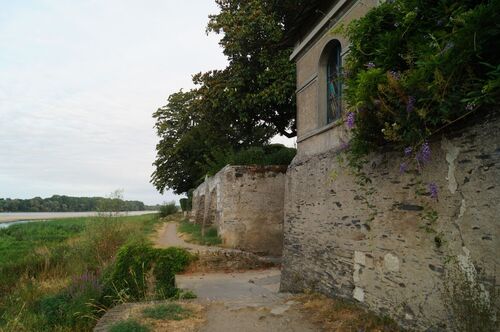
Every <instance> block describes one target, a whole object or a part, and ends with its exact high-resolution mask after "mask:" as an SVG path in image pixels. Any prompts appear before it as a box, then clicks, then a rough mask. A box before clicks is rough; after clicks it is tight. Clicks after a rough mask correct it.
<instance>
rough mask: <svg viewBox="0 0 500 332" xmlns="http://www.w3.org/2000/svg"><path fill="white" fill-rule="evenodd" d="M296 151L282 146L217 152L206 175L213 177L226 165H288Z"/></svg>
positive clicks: (272, 145) (275, 145)
mask: <svg viewBox="0 0 500 332" xmlns="http://www.w3.org/2000/svg"><path fill="white" fill-rule="evenodd" d="M296 153H297V150H296V149H294V148H287V147H285V146H284V145H282V144H269V145H264V146H258V147H250V148H247V149H244V150H240V151H236V152H234V151H226V152H220V151H219V152H218V153H216V154H215V155H214V156H213V160H211V161H209V162H208V171H207V174H209V175H214V174H216V173H217V172H218V171H220V170H221V169H222V168H223V167H224V166H226V165H289V164H290V163H291V162H292V159H293V158H294V157H295V154H296Z"/></svg>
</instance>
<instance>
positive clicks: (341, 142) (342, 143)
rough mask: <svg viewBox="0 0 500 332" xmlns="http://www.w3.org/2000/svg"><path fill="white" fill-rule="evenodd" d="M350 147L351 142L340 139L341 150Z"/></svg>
mask: <svg viewBox="0 0 500 332" xmlns="http://www.w3.org/2000/svg"><path fill="white" fill-rule="evenodd" d="M347 149H349V142H346V141H344V140H342V139H341V140H340V150H342V151H345V150H347Z"/></svg>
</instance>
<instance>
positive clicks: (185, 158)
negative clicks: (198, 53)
mask: <svg viewBox="0 0 500 332" xmlns="http://www.w3.org/2000/svg"><path fill="white" fill-rule="evenodd" d="M321 2H322V1H319V0H313V1H306V0H274V1H269V0H216V3H217V4H218V5H219V7H220V13H219V14H217V15H212V16H210V18H209V23H208V26H207V32H214V33H217V34H223V36H222V39H221V42H220V44H221V46H222V47H223V49H224V54H225V55H226V56H227V57H228V60H229V65H228V66H227V67H226V68H225V69H223V70H214V71H210V72H207V73H198V74H196V75H194V76H193V82H194V83H195V84H196V88H195V89H192V90H190V91H186V92H185V91H182V90H181V91H179V92H177V93H174V94H172V95H171V96H170V97H169V98H168V103H167V105H166V106H164V107H161V108H160V109H158V110H157V111H156V112H155V113H154V115H153V117H154V118H155V119H156V130H157V134H158V136H159V137H160V141H159V143H158V145H157V147H156V150H157V157H156V160H155V162H154V166H155V171H154V173H153V174H152V180H151V181H152V183H153V184H154V185H155V187H156V188H157V189H158V190H159V191H160V192H164V190H165V189H166V188H172V189H173V190H174V191H175V192H176V193H185V192H187V191H188V190H189V189H191V188H194V187H196V185H197V184H199V183H200V182H201V181H203V178H204V176H205V174H207V172H213V171H214V170H213V165H214V164H216V163H218V162H219V161H220V160H221V158H220V154H221V153H222V154H226V155H229V154H231V153H234V152H235V151H239V150H242V149H246V148H248V147H252V146H262V145H265V144H267V143H268V142H269V140H270V138H271V137H273V136H275V135H277V134H281V135H285V136H288V137H293V136H295V135H296V132H295V98H294V94H295V66H294V64H293V63H291V62H290V60H289V56H290V53H291V47H292V46H293V41H294V36H295V35H296V34H298V33H299V31H300V29H299V28H300V26H301V24H302V22H303V21H304V20H305V19H306V18H308V19H310V18H311V17H314V15H315V14H317V13H316V12H315V9H317V8H318V4H320V3H321ZM222 159H227V158H222Z"/></svg>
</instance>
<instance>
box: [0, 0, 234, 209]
mask: <svg viewBox="0 0 500 332" xmlns="http://www.w3.org/2000/svg"><path fill="white" fill-rule="evenodd" d="M216 12H217V7H216V5H215V4H214V1H213V0H182V1H181V0H19V1H17V0H16V1H14V0H0V197H12V198H31V197H34V196H42V197H47V196H51V195H53V194H66V195H78V196H103V195H108V194H109V193H110V192H112V191H113V190H115V189H124V194H125V198H126V199H138V200H142V201H144V202H145V203H148V204H152V203H160V202H163V201H168V200H171V199H173V198H174V196H173V194H172V193H166V194H165V195H163V196H161V195H159V194H158V193H157V192H156V190H155V189H154V187H153V186H152V185H151V184H150V183H149V179H150V175H151V172H152V171H153V167H152V166H151V163H152V162H153V161H154V157H155V145H156V142H157V138H156V136H155V133H154V130H153V124H154V123H153V120H152V118H151V114H152V112H154V111H155V110H156V109H157V108H158V107H160V106H162V105H164V104H165V103H166V100H167V97H168V95H169V94H171V93H172V92H175V91H177V90H179V89H180V88H190V87H191V86H192V83H191V75H192V74H194V73H196V72H199V71H206V70H210V69H217V68H224V67H225V65H226V59H225V57H224V56H223V54H222V50H221V48H220V47H219V45H218V38H219V37H218V36H216V35H213V34H211V35H209V36H207V35H206V34H205V27H206V24H207V20H208V15H209V14H213V13H216Z"/></svg>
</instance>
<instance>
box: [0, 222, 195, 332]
mask: <svg viewBox="0 0 500 332" xmlns="http://www.w3.org/2000/svg"><path fill="white" fill-rule="evenodd" d="M158 222H160V221H159V219H158V216H157V215H154V214H149V215H143V216H130V217H96V218H77V219H67V220H57V221H47V222H34V223H28V224H19V225H13V226H11V227H9V228H6V229H3V230H0V330H2V331H54V330H57V331H89V330H91V329H92V327H93V326H94V324H95V321H96V319H97V318H99V317H100V316H101V315H102V314H103V313H104V311H105V310H106V309H107V308H109V307H111V306H113V305H115V304H118V303H123V302H127V301H130V300H141V299H165V298H168V297H171V296H174V297H181V296H183V294H182V292H179V291H178V290H177V289H176V288H175V285H174V282H173V274H174V273H176V272H178V271H180V270H182V269H183V267H184V266H185V265H186V264H187V262H188V261H189V259H190V255H189V254H188V253H187V252H185V251H183V250H181V249H176V248H169V249H153V248H152V247H151V246H150V245H149V244H148V242H147V241H148V240H147V238H148V234H149V233H150V232H151V231H152V230H153V229H154V227H155V225H156V224H157V223H158ZM153 277H154V278H153ZM153 279H156V282H155V283H152V282H149V280H153Z"/></svg>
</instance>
